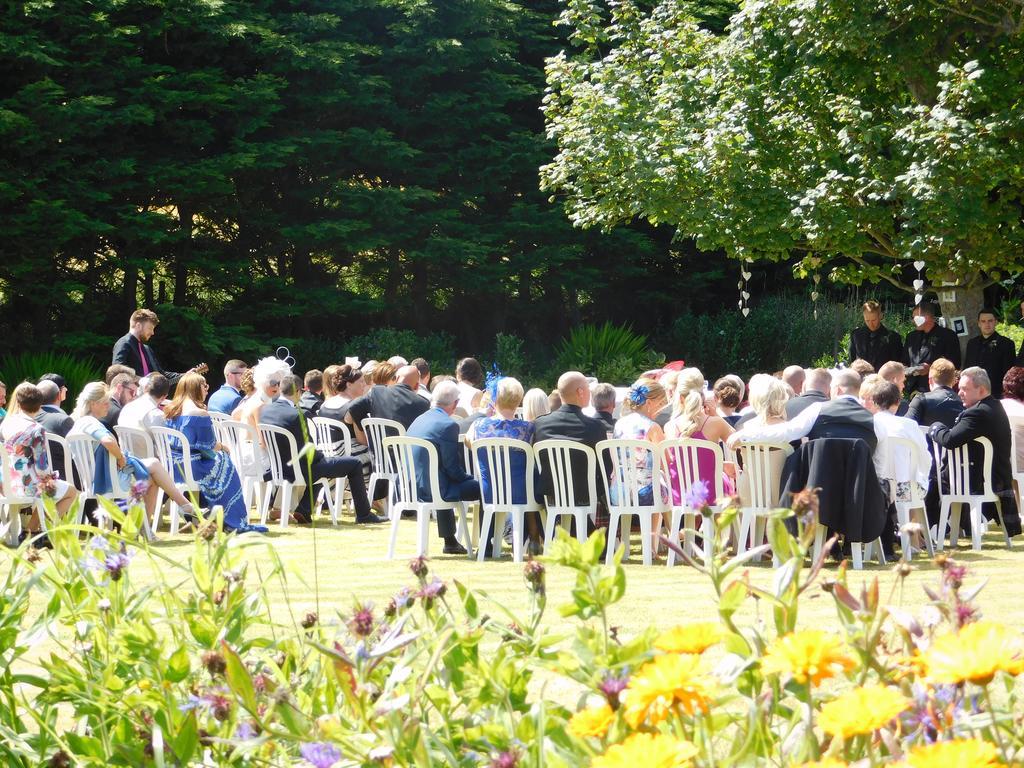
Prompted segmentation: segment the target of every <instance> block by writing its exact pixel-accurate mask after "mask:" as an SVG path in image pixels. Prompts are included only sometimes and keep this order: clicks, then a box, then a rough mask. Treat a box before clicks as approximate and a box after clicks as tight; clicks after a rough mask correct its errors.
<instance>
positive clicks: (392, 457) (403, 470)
mask: <svg viewBox="0 0 1024 768" xmlns="http://www.w3.org/2000/svg"><path fill="white" fill-rule="evenodd" d="M378 445H381V447H382V453H383V454H384V455H385V456H386V459H387V461H388V465H389V466H390V467H392V468H393V469H394V480H393V484H392V485H393V489H394V496H395V500H394V503H393V504H392V506H391V537H390V540H389V542H388V559H389V560H390V559H392V558H394V556H395V544H396V543H397V541H398V526H399V524H400V523H401V520H402V512H404V511H406V510H409V511H412V512H415V513H416V540H417V548H416V554H417V555H426V554H427V545H428V540H429V526H430V519H431V518H432V517H436V515H437V512H438V510H441V509H457V510H458V512H459V533H460V534H461V535H460V538H461V539H462V540H463V541H464V542H465V543H466V544H467V546H466V550H467V552H468V554H469V557H470V558H472V557H473V546H472V542H471V541H470V540H469V526H468V523H467V518H466V504H465V502H462V501H445V500H444V499H443V498H442V497H441V486H440V483H439V480H438V472H439V467H440V464H439V463H438V459H437V449H436V448H435V447H434V444H433V443H431V442H430V441H429V440H423V439H421V438H418V437H385V438H384V440H383V442H382V443H379V444H378ZM417 450H422V451H425V452H426V454H425V455H426V461H427V472H428V475H429V477H430V499H429V500H428V501H420V500H419V494H418V493H417V486H416V453H415V452H416V451H417ZM422 458H423V457H422V456H421V457H420V459H421V460H422Z"/></svg>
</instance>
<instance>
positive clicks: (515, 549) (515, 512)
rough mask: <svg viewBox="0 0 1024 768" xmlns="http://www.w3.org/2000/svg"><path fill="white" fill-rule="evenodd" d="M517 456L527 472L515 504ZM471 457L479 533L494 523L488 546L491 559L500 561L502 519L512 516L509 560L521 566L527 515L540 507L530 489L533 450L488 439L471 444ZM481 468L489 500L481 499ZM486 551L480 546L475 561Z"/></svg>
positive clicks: (518, 443) (505, 440)
mask: <svg viewBox="0 0 1024 768" xmlns="http://www.w3.org/2000/svg"><path fill="white" fill-rule="evenodd" d="M517 451H518V452H520V453H522V454H523V456H524V457H525V471H526V482H525V487H526V496H525V501H524V502H521V503H514V502H513V501H512V498H513V493H512V492H513V488H514V486H515V485H516V481H515V478H514V477H513V476H512V456H513V453H514V452H517ZM473 455H474V457H475V458H476V461H474V462H473V468H474V470H475V471H474V474H475V476H476V479H477V482H479V483H480V491H481V492H480V506H481V509H482V510H483V514H482V515H481V518H482V519H481V522H480V530H481V531H487V530H488V528H489V527H490V525H491V521H492V520H493V521H494V538H493V539H492V542H491V551H492V555H493V556H494V557H495V558H498V557H501V545H502V541H503V540H504V537H503V536H502V532H503V531H504V529H505V518H506V517H508V516H509V515H511V516H512V559H513V561H515V562H517V563H520V562H522V560H523V538H524V536H525V535H526V513H527V512H539V511H540V509H541V505H540V504H539V503H538V502H537V501H536V500H535V498H536V497H535V495H534V489H533V463H534V462H533V448H532V447H531V446H530V444H529V443H527V442H525V441H523V440H513V439H511V438H502V437H487V438H480V439H478V440H476V441H475V442H474V443H473ZM481 465H486V466H487V474H488V477H489V478H490V484H489V485H490V491H491V500H490V501H487V500H485V499H484V494H483V478H482V472H481V469H480V467H481ZM486 550H487V547H486V546H484V542H480V544H479V547H478V550H477V560H480V561H482V560H483V559H484V552H485V551H486Z"/></svg>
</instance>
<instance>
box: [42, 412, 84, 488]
mask: <svg viewBox="0 0 1024 768" xmlns="http://www.w3.org/2000/svg"><path fill="white" fill-rule="evenodd" d="M36 421H37V422H39V423H40V424H41V425H42V427H43V429H44V430H45V431H46V432H49V433H52V434H55V435H60V436H61V437H67V435H68V432H70V431H71V428H72V427H73V426H74V425H75V420H74V419H72V418H71V417H70V416H68V415H67V414H66V413H64V411H62V410H61V409H60V408H59V407H57V406H56V405H44V406H43V407H42V410H40V411H39V413H38V414H36ZM50 458H51V459H52V461H53V466H51V467H50V470H51V471H57V472H60V477H61V479H62V480H67V481H68V482H69V483H70V482H73V478H70V477H64V449H63V448H61V447H60V446H59V445H56V444H54V443H50Z"/></svg>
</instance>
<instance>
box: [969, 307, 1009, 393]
mask: <svg viewBox="0 0 1024 768" xmlns="http://www.w3.org/2000/svg"><path fill="white" fill-rule="evenodd" d="M978 330H979V331H981V333H980V334H979V335H978V336H975V337H974V338H973V339H971V340H970V341H968V342H967V351H966V352H965V353H964V367H965V368H968V367H971V366H978V367H980V368H984V369H985V373H987V374H988V380H989V381H991V382H992V397H995V398H1000V397H1002V396H1003V377H1004V376H1005V375H1006V372H1007V371H1008V370H1010V368H1012V367H1013V363H1014V358H1016V356H1017V351H1016V350H1015V349H1014V347H1013V342H1012V341H1011V340H1010V339H1008V338H1006V337H1005V336H1002V335H1000V334H999V333H998V332H997V331H996V311H995V310H994V309H991V308H989V307H985V308H984V309H982V310H981V311H980V312H979V313H978Z"/></svg>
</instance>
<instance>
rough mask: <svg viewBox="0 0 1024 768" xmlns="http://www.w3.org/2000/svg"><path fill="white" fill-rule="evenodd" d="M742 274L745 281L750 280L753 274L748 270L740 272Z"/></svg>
mask: <svg viewBox="0 0 1024 768" xmlns="http://www.w3.org/2000/svg"><path fill="white" fill-rule="evenodd" d="M740 274H741V275H743V279H744V280H749V279H750V276H751V274H752V273H750V272H747V271H746V270H744V271H743V272H740Z"/></svg>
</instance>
